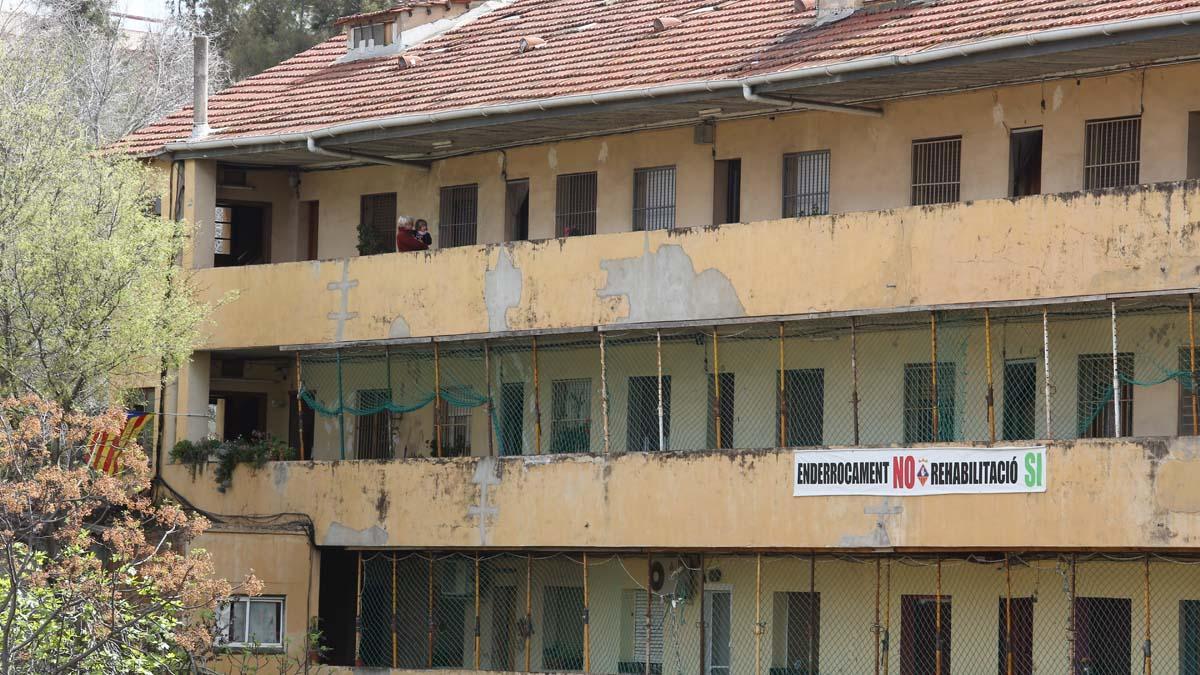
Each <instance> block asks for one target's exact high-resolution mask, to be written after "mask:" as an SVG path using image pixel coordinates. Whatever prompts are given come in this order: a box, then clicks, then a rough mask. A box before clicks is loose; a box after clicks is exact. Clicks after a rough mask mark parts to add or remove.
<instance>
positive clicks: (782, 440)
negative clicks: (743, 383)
mask: <svg viewBox="0 0 1200 675" xmlns="http://www.w3.org/2000/svg"><path fill="white" fill-rule="evenodd" d="M783 344H784V337H783V322H782V321H780V322H779V447H781V448H782V447H786V446H787V396H786V392H785V391H784V369H783V368H784V358H783V357H784V353H783ZM756 672H757V671H756Z"/></svg>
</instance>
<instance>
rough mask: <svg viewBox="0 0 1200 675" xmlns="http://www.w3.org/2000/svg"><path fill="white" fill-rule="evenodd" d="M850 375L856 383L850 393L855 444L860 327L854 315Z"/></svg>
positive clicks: (851, 320) (851, 333) (851, 321)
mask: <svg viewBox="0 0 1200 675" xmlns="http://www.w3.org/2000/svg"><path fill="white" fill-rule="evenodd" d="M850 375H851V377H852V378H853V385H854V389H853V393H852V394H851V395H850V406H851V408H852V409H853V414H854V444H855V445H858V442H859V441H858V327H857V325H855V321H854V317H850Z"/></svg>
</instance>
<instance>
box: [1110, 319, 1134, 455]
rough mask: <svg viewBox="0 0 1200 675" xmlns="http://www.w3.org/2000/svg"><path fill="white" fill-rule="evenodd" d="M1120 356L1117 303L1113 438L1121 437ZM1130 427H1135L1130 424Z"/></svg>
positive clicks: (1114, 351) (1113, 373) (1113, 357)
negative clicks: (1118, 350)
mask: <svg viewBox="0 0 1200 675" xmlns="http://www.w3.org/2000/svg"><path fill="white" fill-rule="evenodd" d="M1119 361H1120V354H1119V353H1118V352H1117V303H1116V301H1113V303H1112V389H1113V393H1112V395H1113V438H1120V437H1121V371H1120V366H1119ZM1130 426H1133V425H1132V424H1130Z"/></svg>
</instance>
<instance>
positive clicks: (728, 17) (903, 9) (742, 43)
mask: <svg viewBox="0 0 1200 675" xmlns="http://www.w3.org/2000/svg"><path fill="white" fill-rule="evenodd" d="M1196 9H1200V0H1020V1H1017V2H1007V1H997V0H940V1H932V2H922V3H914V4H907V5H902V6H900V7H896V8H893V9H887V10H883V11H874V12H867V11H863V12H859V13H858V14H855V15H854V16H852V17H850V18H847V19H844V20H842V21H839V22H837V23H834V24H830V25H825V26H821V27H815V26H814V22H815V13H814V12H813V11H811V10H809V11H799V12H798V11H796V10H795V2H794V0H516V2H514V3H513V4H511V5H508V6H507V7H504V8H502V9H498V10H496V11H493V12H491V13H489V14H486V15H484V16H482V17H480V18H478V19H476V20H475V21H473V22H471V23H468V24H466V25H464V26H461V27H459V28H457V29H455V30H452V31H450V32H447V33H445V34H443V35H441V36H439V37H436V38H434V39H431V40H429V41H428V42H425V43H422V44H420V45H417V46H415V47H413V48H411V49H410V50H409V53H411V54H415V55H416V56H418V57H419V59H420V65H418V66H417V67H414V68H408V69H401V68H400V67H398V64H397V58H396V57H395V56H391V57H380V58H372V59H362V60H354V61H344V62H339V61H338V59H339V57H341V56H343V55H345V53H346V41H345V39H344V37H341V36H338V37H334V38H330V39H329V40H327V41H325V42H323V43H321V44H319V45H317V46H315V47H313V48H312V49H309V50H308V51H305V52H303V53H301V54H298V55H297V56H294V57H292V58H290V59H288V60H286V61H284V62H283V63H281V64H279V65H278V66H275V67H274V68H271V69H269V70H267V71H266V72H263V73H262V74H260V75H256V76H254V77H251V78H248V79H246V80H244V81H242V82H239V83H238V84H236V85H233V86H231V87H229V88H228V89H226V90H225V91H223V92H221V93H219V94H217V95H215V96H214V97H212V99H211V100H210V102H209V124H210V126H211V128H212V129H213V130H214V131H213V133H212V134H210V136H209V139H224V138H228V139H233V138H237V137H245V136H260V135H270V134H281V133H290V132H310V131H315V130H318V129H321V128H323V127H328V126H332V125H337V124H342V123H347V122H353V121H359V120H369V119H379V118H388V117H394V116H399V115H408V114H419V113H429V112H444V111H448V110H454V109H461V108H471V107H478V106H484V105H492V104H501V103H512V102H519V101H529V100H540V99H547V98H552V97H558V96H565V95H571V94H587V93H594V92H602V91H611V90H624V89H638V88H645V87H652V86H658V85H664V84H674V83H683V82H696V81H706V80H723V79H731V78H738V77H743V76H747V75H750V74H761V73H768V72H775V71H783V70H788V69H794V68H799V67H807V66H813V65H828V64H833V63H838V62H843V61H849V60H853V59H860V58H864V57H870V56H877V55H888V54H911V53H914V52H919V51H921V50H925V49H929V48H932V47H940V46H946V45H954V44H962V43H969V42H975V41H979V40H983V39H987V38H995V37H999V36H1007V35H1017V34H1022V33H1032V32H1038V31H1045V30H1051V29H1057V28H1064V27H1073V26H1083V25H1087V24H1097V23H1106V22H1112V21H1119V20H1124V19H1134V18H1141V17H1146V16H1152V15H1159V14H1169V13H1175V12H1181V11H1186V10H1196ZM662 16H672V17H677V18H679V19H682V23H681V24H680V25H678V26H675V27H672V28H670V29H668V30H664V31H661V32H655V31H654V30H653V28H652V22H653V20H654V19H655V18H656V17H662ZM524 36H536V37H539V38H542V39H544V40H546V44H545V45H544V46H543V47H541V48H538V49H532V50H529V51H527V52H526V53H524V54H518V53H517V46H518V42H519V40H520V38H521V37H524ZM190 131H191V108H190V107H188V108H185V109H183V110H180V111H179V112H177V113H174V114H172V115H170V116H168V117H167V118H165V119H163V120H160V121H158V122H155V123H153V124H150V125H148V126H146V127H144V128H142V129H141V130H139V131H137V132H135V133H133V134H131V135H130V136H128V137H127V138H126V139H124V141H123V142H122V144H121V147H122V148H123V149H125V150H127V151H129V152H133V153H138V154H153V153H155V152H157V151H160V150H161V149H162V148H163V146H164V145H165V144H166V143H169V142H175V141H181V140H186V139H187V138H188V136H189V134H190Z"/></svg>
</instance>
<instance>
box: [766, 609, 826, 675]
mask: <svg viewBox="0 0 1200 675" xmlns="http://www.w3.org/2000/svg"><path fill="white" fill-rule="evenodd" d="M771 604H772V608H773V610H772V611H773V613H774V615H773V616H772V620H773V626H772V628H773V629H774V634H775V635H778V636H781V637H782V640H783V645H782V647H783V648H782V649H775V650H773V651H774V652H775V656H774V659H773V664H772V666H773V667H772V668H771V671H770V672H771V673H773V674H774V673H784V674H786V675H803V674H805V673H812V674H813V675H816V673H817V672H818V669H819V667H820V663H821V659H820V653H821V648H820V643H821V594H820V593H805V592H800V591H776V592H775V595H774V602H773V603H771Z"/></svg>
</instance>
